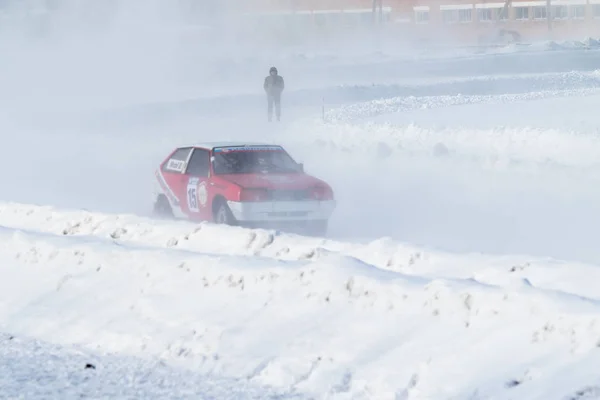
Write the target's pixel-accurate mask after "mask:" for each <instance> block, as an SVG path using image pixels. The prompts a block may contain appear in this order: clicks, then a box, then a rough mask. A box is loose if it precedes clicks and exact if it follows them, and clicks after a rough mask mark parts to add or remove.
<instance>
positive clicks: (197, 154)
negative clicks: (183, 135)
mask: <svg viewBox="0 0 600 400" xmlns="http://www.w3.org/2000/svg"><path fill="white" fill-rule="evenodd" d="M209 154H210V152H209V151H208V150H204V149H194V153H193V154H192V158H190V162H189V164H188V168H187V171H186V174H189V175H194V176H208V172H209V170H210V158H209Z"/></svg>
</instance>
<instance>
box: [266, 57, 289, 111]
mask: <svg viewBox="0 0 600 400" xmlns="http://www.w3.org/2000/svg"><path fill="white" fill-rule="evenodd" d="M263 87H264V89H265V93H266V94H267V104H268V114H269V122H270V121H271V118H272V115H273V105H275V114H276V115H277V121H281V92H283V88H284V87H285V84H284V82H283V77H282V76H280V75H278V72H277V68H275V67H271V69H270V70H269V76H267V77H266V78H265V83H264V85H263Z"/></svg>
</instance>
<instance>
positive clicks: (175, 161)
mask: <svg viewBox="0 0 600 400" xmlns="http://www.w3.org/2000/svg"><path fill="white" fill-rule="evenodd" d="M191 150H192V148H191V147H185V148H181V149H177V150H175V152H174V153H173V155H172V156H171V157H169V160H168V161H167V162H166V163H165V164H164V165H163V167H162V170H163V171H164V172H174V173H181V172H183V170H184V168H185V162H186V160H187V158H188V155H189V154H190V151H191Z"/></svg>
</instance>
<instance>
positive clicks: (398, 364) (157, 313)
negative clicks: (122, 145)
mask: <svg viewBox="0 0 600 400" xmlns="http://www.w3.org/2000/svg"><path fill="white" fill-rule="evenodd" d="M0 225H2V226H4V228H2V229H1V230H0V236H1V237H2V245H1V246H0V259H2V263H1V267H0V275H1V276H2V279H0V305H1V307H0V326H2V328H3V330H5V331H10V332H11V333H14V334H26V335H30V336H34V337H37V338H42V339H44V340H48V341H52V342H55V343H59V344H76V345H81V346H83V347H84V348H87V349H92V350H95V351H100V352H113V351H118V352H121V353H124V354H130V355H137V356H142V357H149V358H159V359H162V360H164V361H166V362H168V363H170V364H171V365H173V366H180V367H185V368H189V369H192V370H194V371H198V372H202V373H214V374H218V375H223V376H228V377H232V378H243V379H246V380H248V381H250V382H252V383H254V384H259V385H268V386H275V387H277V388H279V389H281V390H287V391H290V390H293V391H296V392H298V393H306V394H308V395H311V394H312V395H323V394H324V393H326V394H327V395H326V396H325V397H327V398H336V399H338V398H339V399H343V398H378V399H388V398H389V399H396V398H413V399H419V398H432V397H444V398H448V397H451V398H453V397H458V398H465V397H469V396H471V397H473V396H475V398H488V397H491V396H492V395H494V396H497V395H500V396H507V395H509V394H511V395H514V396H517V397H528V398H532V397H536V396H539V395H544V397H545V398H554V397H553V396H558V394H560V395H568V394H571V393H575V392H576V391H577V390H581V389H582V388H585V387H586V385H591V384H593V383H594V377H593V375H592V374H591V373H590V372H587V371H589V370H587V369H586V368H585V366H587V365H591V363H592V362H597V361H598V359H597V357H598V354H597V345H598V338H599V337H600V324H599V323H598V318H597V315H598V312H600V303H599V302H598V300H596V298H595V296H596V291H595V286H594V285H593V284H592V283H593V282H594V281H595V279H594V276H597V275H598V272H595V268H594V267H591V266H587V265H583V264H573V263H567V262H556V261H551V260H539V259H537V260H536V259H527V258H524V257H502V258H491V257H486V256H482V255H479V256H477V255H473V256H467V255H463V256H459V255H452V254H445V253H439V252H435V251H431V250H427V249H417V248H411V247H406V246H401V245H399V244H397V243H393V242H391V241H386V240H380V241H376V242H373V243H370V244H366V245H357V244H352V243H341V242H334V241H327V240H321V239H309V238H303V237H298V236H293V235H285V234H278V233H277V232H272V231H261V230H256V231H253V230H245V229H237V228H229V227H218V226H213V225H211V224H200V225H194V224H189V223H185V222H169V221H162V222H156V221H151V220H148V219H144V218H139V217H135V216H126V215H106V214H94V213H89V212H83V211H64V210H59V209H52V208H49V207H37V206H27V205H17V204H13V205H10V204H4V205H2V208H1V212H0ZM225 238H227V239H225ZM34 276H35V279H32V277H34ZM582 276H585V277H586V278H585V279H584V280H582V279H581V277H582ZM458 354H460V359H461V362H460V365H461V369H460V370H458V369H456V368H453V365H456V362H457V361H456V360H457V357H458ZM574 366H581V368H577V369H574ZM567 370H568V371H570V372H569V373H570V374H572V375H575V376H574V377H572V379H570V380H569V381H568V382H563V381H561V379H560V377H561V376H563V374H564V373H565V371H567Z"/></svg>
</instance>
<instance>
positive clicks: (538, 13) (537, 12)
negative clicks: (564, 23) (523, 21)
mask: <svg viewBox="0 0 600 400" xmlns="http://www.w3.org/2000/svg"><path fill="white" fill-rule="evenodd" d="M532 8H533V19H546V18H548V13H547V12H546V7H545V6H544V7H532Z"/></svg>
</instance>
